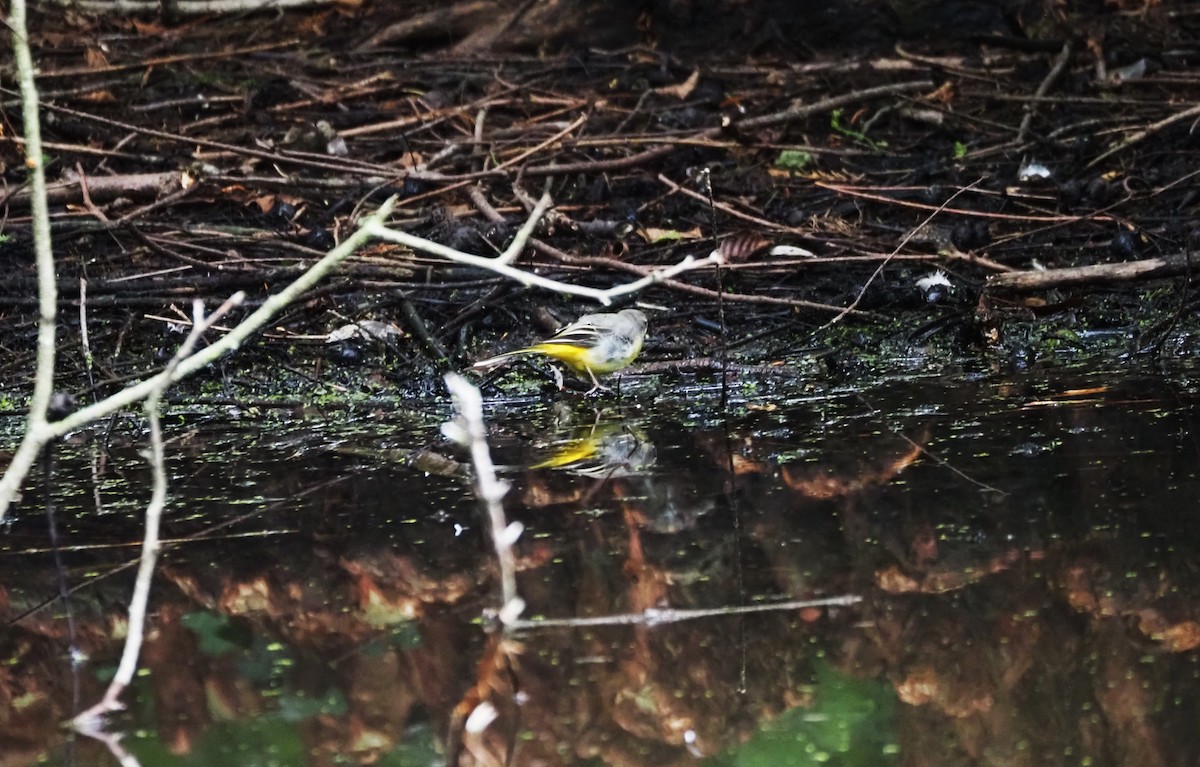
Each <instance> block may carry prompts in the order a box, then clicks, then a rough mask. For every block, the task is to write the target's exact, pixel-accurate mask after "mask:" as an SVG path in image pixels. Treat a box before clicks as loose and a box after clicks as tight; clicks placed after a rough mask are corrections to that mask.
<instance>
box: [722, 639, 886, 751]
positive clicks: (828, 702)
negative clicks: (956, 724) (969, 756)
mask: <svg viewBox="0 0 1200 767" xmlns="http://www.w3.org/2000/svg"><path fill="white" fill-rule="evenodd" d="M815 687H816V697H815V703H814V704H813V705H812V706H811V707H809V708H794V709H792V710H790V711H785V712H784V713H783V714H781V715H780V716H778V717H776V718H775V719H773V720H771V721H768V722H765V723H764V724H763V725H762V727H761V729H760V730H759V731H758V732H757V733H755V734H754V736H753V737H751V739H750V740H749V741H747V742H746V743H744V744H742V745H741V746H738V747H737V748H736V749H734V750H733V751H731V752H730V753H729V754H727V755H725V756H724V757H721V758H719V759H715V760H710V761H709V762H708V764H710V765H718V764H719V765H738V767H776V765H781V764H786V765H797V766H800V767H803V766H804V765H837V767H859V766H860V765H861V767H868V766H870V767H874V766H875V765H889V764H898V763H899V757H900V754H899V751H898V749H897V746H896V743H895V738H894V737H893V733H892V730H893V721H892V717H893V709H894V706H895V700H896V698H895V694H894V693H893V691H892V689H891V688H890V687H889V686H887V685H886V684H881V683H879V682H874V681H870V680H859V679H852V678H850V677H847V676H844V675H843V674H842V673H841V672H839V671H838V670H837V669H835V668H833V667H832V666H831V665H830V664H829V663H825V662H818V664H817V670H816V685H815Z"/></svg>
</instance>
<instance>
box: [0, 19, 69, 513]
mask: <svg viewBox="0 0 1200 767" xmlns="http://www.w3.org/2000/svg"><path fill="white" fill-rule="evenodd" d="M10 8H11V10H10V13H9V16H8V27H9V29H11V30H12V41H13V58H14V59H15V60H16V65H17V82H18V84H19V86H20V90H21V114H22V118H23V127H22V130H23V131H24V134H25V136H24V138H25V167H26V168H27V169H28V170H29V191H30V200H29V205H30V213H31V216H32V223H33V252H34V258H35V260H36V262H37V280H38V336H37V339H38V340H37V372H36V374H35V377H34V383H33V397H32V399H31V400H30V403H29V416H28V417H27V418H26V421H25V429H26V432H25V441H26V442H29V441H31V440H36V441H37V449H36V450H33V451H31V452H30V453H29V455H28V463H29V464H30V465H32V463H33V461H34V459H35V458H37V454H38V452H40V450H41V447H42V445H45V444H46V442H47V441H48V440H49V438H48V437H45V436H44V435H45V433H46V431H47V420H46V413H47V410H48V408H49V407H50V396H51V394H52V393H53V392H54V356H55V348H54V334H55V322H56V317H55V313H56V310H57V306H58V288H57V286H56V284H55V279H54V251H53V248H52V244H51V240H50V208H49V205H48V203H47V202H46V169H45V167H44V166H43V165H42V129H41V123H40V122H39V121H38V115H39V109H38V92H37V87H36V85H35V84H34V80H33V76H34V69H33V53H32V52H31V51H30V50H29V31H28V29H27V24H26V7H25V0H12V3H11V6H10ZM22 444H24V443H22ZM15 460H16V459H15V458H14V462H15ZM28 470H29V467H28V466H26V468H25V471H23V472H22V473H21V476H22V478H23V477H24V476H25V473H26V472H28ZM15 490H16V488H13V490H12V491H9V492H10V494H11V493H12V492H15ZM3 497H4V488H3V486H2V483H0V499H2V498H3ZM3 519H4V511H3V507H0V520H3Z"/></svg>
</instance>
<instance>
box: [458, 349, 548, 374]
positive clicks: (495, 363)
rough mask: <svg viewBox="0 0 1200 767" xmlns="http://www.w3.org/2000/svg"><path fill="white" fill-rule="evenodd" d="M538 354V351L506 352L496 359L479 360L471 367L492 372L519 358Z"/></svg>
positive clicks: (519, 350)
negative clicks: (493, 369)
mask: <svg viewBox="0 0 1200 767" xmlns="http://www.w3.org/2000/svg"><path fill="white" fill-rule="evenodd" d="M536 353H537V350H536V349H517V350H515V351H511V352H505V353H504V354H497V355H496V356H495V357H488V358H487V359H485V360H479V362H476V363H475V364H474V365H472V366H471V367H472V368H474V369H475V370H491V369H492V368H498V367H500V366H501V365H507V364H508V363H509V362H511V361H512V360H514V359H516V358H517V357H524V356H525V355H526V354H536Z"/></svg>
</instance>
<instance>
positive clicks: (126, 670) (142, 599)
mask: <svg viewBox="0 0 1200 767" xmlns="http://www.w3.org/2000/svg"><path fill="white" fill-rule="evenodd" d="M245 298H246V295H245V294H244V293H240V292H239V293H235V294H234V295H233V296H231V297H230V298H229V299H228V300H227V301H225V303H224V304H222V305H221V306H220V308H218V309H217V310H216V311H215V312H213V313H212V314H211V315H209V316H208V317H205V316H204V304H203V303H202V302H201V301H199V300H197V301H195V302H194V303H193V304H192V317H193V321H192V329H191V331H190V332H189V333H188V335H187V338H185V339H184V341H183V343H182V344H181V345H180V346H179V349H178V350H176V352H175V356H174V357H172V358H171V361H170V362H168V363H167V366H166V367H165V368H164V369H163V371H162V373H160V374H159V375H158V376H155V378H154V379H153V380H154V381H156V385H155V387H154V388H153V389H152V390H151V391H150V393H149V394H148V395H147V396H146V401H145V410H146V416H147V418H148V419H149V420H150V451H149V455H148V456H147V457H148V459H149V461H150V467H151V469H152V476H153V489H152V491H151V495H150V503H149V504H147V506H146V533H145V536H144V537H143V539H142V556H141V559H140V561H139V562H138V572H137V580H136V581H135V582H134V586H133V596H132V597H131V598H130V600H129V633H128V634H127V635H126V637H125V649H124V651H123V652H122V653H121V662H120V664H119V665H118V666H117V673H116V674H115V675H114V676H113V679H112V681H111V682H110V683H109V685H108V689H107V690H106V691H105V692H104V696H103V697H102V698H101V699H100V701H99V702H97V703H96V705H94V706H92V707H91V708H89V709H87V710H86V711H83V712H82V713H80V714H78V715H77V716H76V717H75V718H74V719H73V720H71V723H72V725H73V726H74V727H75V728H76V729H77V730H79V731H81V732H96V731H100V730H103V729H104V723H103V718H104V716H105V715H107V714H109V713H111V712H113V711H118V710H120V709H121V708H122V705H121V702H120V700H119V698H120V696H121V693H122V692H124V691H125V688H127V687H128V686H129V685H130V684H131V683H132V682H133V675H134V673H135V672H136V671H137V662H138V656H139V655H140V653H141V650H142V639H143V637H144V635H145V627H146V607H147V605H148V604H149V601H150V584H151V582H152V580H153V578H154V565H155V563H156V561H157V559H158V550H159V527H160V524H161V522H162V512H163V508H164V507H165V506H166V503H167V470H166V459H165V457H164V451H163V438H162V425H161V423H160V421H159V415H158V406H159V403H160V402H161V401H162V395H163V393H165V392H166V390H167V388H168V387H169V386H170V385H171V380H172V374H173V373H174V372H175V371H176V369H178V367H179V366H180V364H182V363H183V361H184V360H186V359H188V358H189V357H190V356H191V354H192V350H193V349H195V347H196V343H197V342H198V341H199V340H200V337H201V336H203V335H204V333H205V332H206V331H207V330H208V329H209V328H211V327H212V326H213V324H214V323H216V322H217V321H218V320H219V319H220V318H221V317H222V316H224V315H226V314H228V313H229V312H230V311H231V310H233V308H234V307H236V306H239V305H240V304H241V303H242V302H243V301H244V300H245Z"/></svg>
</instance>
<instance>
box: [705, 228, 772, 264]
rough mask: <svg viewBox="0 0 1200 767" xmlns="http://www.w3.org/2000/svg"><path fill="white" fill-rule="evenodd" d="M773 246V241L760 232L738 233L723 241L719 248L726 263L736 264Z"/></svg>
mask: <svg viewBox="0 0 1200 767" xmlns="http://www.w3.org/2000/svg"><path fill="white" fill-rule="evenodd" d="M770 246H771V241H770V240H768V239H767V238H766V237H763V236H762V235H761V234H759V233H758V232H737V233H736V234H731V235H729V236H728V237H726V238H725V239H723V240H721V246H720V248H718V250H720V252H721V257H722V258H724V259H725V261H726V263H730V264H736V263H740V262H742V261H745V260H747V259H749V258H750V257H751V256H753V255H754V254H755V253H758V252H759V251H762V250H764V249H766V248H768V247H770Z"/></svg>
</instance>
